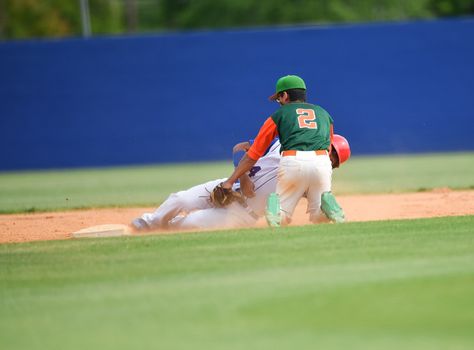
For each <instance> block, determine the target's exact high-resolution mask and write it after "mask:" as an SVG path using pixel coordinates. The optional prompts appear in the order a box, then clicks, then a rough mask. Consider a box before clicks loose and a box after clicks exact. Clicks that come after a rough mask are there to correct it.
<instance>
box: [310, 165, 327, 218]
mask: <svg viewBox="0 0 474 350" xmlns="http://www.w3.org/2000/svg"><path fill="white" fill-rule="evenodd" d="M307 176H308V178H309V179H310V180H311V183H310V185H309V188H308V191H307V198H308V209H307V213H309V219H310V220H311V222H313V223H321V222H328V218H327V217H326V215H325V214H324V213H323V212H322V211H321V195H322V194H323V193H324V192H327V191H331V183H332V166H331V161H330V160H329V157H325V156H318V157H317V158H316V160H315V162H314V163H313V164H312V166H311V168H309V169H308V175H307Z"/></svg>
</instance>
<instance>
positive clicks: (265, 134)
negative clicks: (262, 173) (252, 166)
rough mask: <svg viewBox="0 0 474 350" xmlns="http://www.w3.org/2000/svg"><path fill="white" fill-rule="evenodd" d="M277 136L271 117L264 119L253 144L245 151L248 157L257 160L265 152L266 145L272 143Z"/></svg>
mask: <svg viewBox="0 0 474 350" xmlns="http://www.w3.org/2000/svg"><path fill="white" fill-rule="evenodd" d="M277 136H278V130H277V126H276V124H275V122H274V121H273V119H272V117H269V118H268V119H267V120H265V123H263V125H262V127H261V128H260V131H259V132H258V135H257V137H256V138H255V140H254V142H253V145H252V146H251V147H250V149H249V150H248V151H247V155H248V156H249V158H251V159H253V160H258V159H259V158H260V157H261V156H263V155H264V154H265V151H266V150H267V148H268V146H270V144H271V143H272V141H273V139H274V138H275V137H277Z"/></svg>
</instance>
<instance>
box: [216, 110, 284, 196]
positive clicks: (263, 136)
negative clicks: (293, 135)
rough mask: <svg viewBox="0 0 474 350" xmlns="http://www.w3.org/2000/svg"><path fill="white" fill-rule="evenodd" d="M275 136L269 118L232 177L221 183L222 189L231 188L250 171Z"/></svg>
mask: <svg viewBox="0 0 474 350" xmlns="http://www.w3.org/2000/svg"><path fill="white" fill-rule="evenodd" d="M277 134H278V133H277V127H276V124H275V122H274V121H273V119H272V118H271V117H269V118H268V119H267V120H266V121H265V123H264V124H263V126H262V127H261V128H260V131H259V132H258V135H257V137H256V138H255V141H254V143H253V144H252V146H250V148H249V149H248V151H247V153H245V154H244V156H243V157H242V159H241V160H240V162H239V164H238V165H237V167H236V168H235V169H234V172H233V173H232V175H230V177H229V178H228V179H227V180H226V181H224V182H223V184H222V187H224V188H231V187H232V185H233V184H234V182H235V181H237V179H238V178H240V177H241V176H242V175H243V174H245V173H246V172H247V171H249V170H250V169H252V167H253V166H254V165H255V163H256V162H257V160H258V159H259V158H260V157H261V156H263V155H264V154H265V151H266V150H267V148H268V146H270V144H271V143H272V141H273V139H274V138H275V137H276V136H277Z"/></svg>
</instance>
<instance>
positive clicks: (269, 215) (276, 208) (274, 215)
mask: <svg viewBox="0 0 474 350" xmlns="http://www.w3.org/2000/svg"><path fill="white" fill-rule="evenodd" d="M265 218H266V219H267V224H268V226H270V227H280V225H281V213H280V198H279V197H278V194H276V193H270V195H269V196H268V199H267V209H266V210H265Z"/></svg>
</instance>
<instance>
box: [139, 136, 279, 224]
mask: <svg viewBox="0 0 474 350" xmlns="http://www.w3.org/2000/svg"><path fill="white" fill-rule="evenodd" d="M279 164H280V142H279V140H278V139H275V140H274V142H273V143H272V144H271V145H270V147H269V148H268V150H267V152H266V154H265V155H263V156H262V157H261V158H260V159H259V160H258V162H257V163H255V165H254V167H253V168H252V169H251V170H250V171H249V177H250V179H251V181H252V182H253V183H254V185H255V196H254V197H252V198H248V199H247V206H246V207H244V206H242V205H241V204H239V203H237V202H234V203H232V204H230V205H229V206H227V207H225V208H215V207H213V206H212V204H211V203H210V201H209V194H210V192H211V191H212V190H213V189H214V187H216V186H217V185H218V184H220V183H221V182H223V181H225V180H226V179H217V180H213V181H209V182H207V183H204V184H201V185H197V186H194V187H191V188H190V189H188V190H185V191H180V192H176V193H173V194H171V195H170V196H169V197H168V198H167V199H166V201H165V202H164V203H163V204H162V205H160V207H159V208H158V209H156V210H155V212H153V213H145V214H143V215H142V217H141V218H142V219H143V220H145V221H146V223H147V224H148V225H149V226H150V227H151V228H172V229H194V228H203V229H208V228H234V227H248V226H253V225H255V223H256V222H257V220H258V219H259V218H260V217H262V216H263V215H264V214H265V207H266V202H267V198H268V195H269V194H270V193H272V192H275V189H276V184H277V173H278V167H279ZM239 187H240V185H239V184H238V183H236V184H234V187H233V188H234V190H238V189H239Z"/></svg>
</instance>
